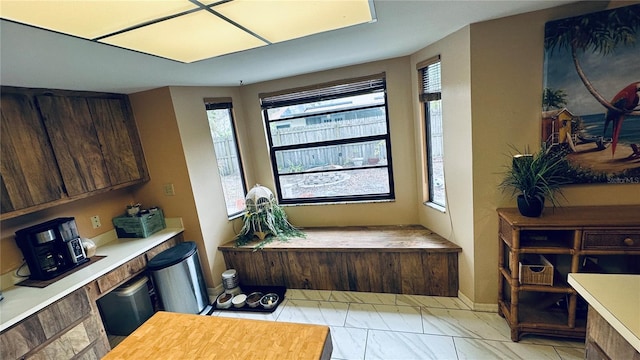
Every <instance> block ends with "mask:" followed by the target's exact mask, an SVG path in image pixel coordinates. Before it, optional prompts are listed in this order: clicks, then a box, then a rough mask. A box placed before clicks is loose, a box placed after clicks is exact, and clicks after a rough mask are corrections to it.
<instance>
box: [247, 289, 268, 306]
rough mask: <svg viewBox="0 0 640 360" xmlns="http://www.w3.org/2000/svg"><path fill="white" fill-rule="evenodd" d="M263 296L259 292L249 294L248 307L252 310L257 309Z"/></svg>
mask: <svg viewBox="0 0 640 360" xmlns="http://www.w3.org/2000/svg"><path fill="white" fill-rule="evenodd" d="M262 295H264V294H262V293H261V292H259V291H256V292H252V293H251V294H249V296H247V305H249V307H250V308H255V307H257V306H258V305H260V299H262Z"/></svg>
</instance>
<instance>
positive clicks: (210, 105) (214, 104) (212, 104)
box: [204, 98, 247, 220]
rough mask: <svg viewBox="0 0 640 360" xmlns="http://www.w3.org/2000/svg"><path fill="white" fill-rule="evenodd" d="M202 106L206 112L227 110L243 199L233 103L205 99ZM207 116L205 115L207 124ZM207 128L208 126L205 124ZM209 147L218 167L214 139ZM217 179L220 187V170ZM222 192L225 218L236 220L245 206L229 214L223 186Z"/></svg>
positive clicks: (240, 160)
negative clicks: (211, 148)
mask: <svg viewBox="0 0 640 360" xmlns="http://www.w3.org/2000/svg"><path fill="white" fill-rule="evenodd" d="M204 105H205V111H206V112H208V111H209V110H227V111H228V112H229V121H230V129H231V135H232V139H233V145H234V150H235V152H236V156H237V165H238V171H239V173H240V174H239V175H240V182H241V184H242V193H243V199H244V198H246V196H247V180H246V177H245V173H244V163H243V161H242V155H241V153H240V145H239V141H238V130H237V127H236V120H235V114H234V111H233V102H232V100H231V98H205V99H204ZM208 118H209V117H208V115H207V122H208ZM207 125H208V126H209V124H207ZM209 131H210V132H211V128H209ZM211 145H212V146H213V156H214V157H215V158H216V166H218V164H219V161H220V160H219V159H218V155H217V154H216V149H215V139H214V138H213V137H212V138H211ZM218 177H219V178H220V183H221V185H222V182H223V181H224V180H223V178H222V173H221V172H220V170H219V169H218ZM222 192H223V197H224V200H225V208H226V210H227V211H226V213H227V218H228V219H229V220H233V219H236V218H238V217H241V216H242V215H243V214H244V212H245V210H246V205H245V207H244V208H243V209H242V210H238V211H236V212H234V213H229V211H228V209H229V206H228V204H227V201H226V200H227V196H226V193H225V189H224V186H222Z"/></svg>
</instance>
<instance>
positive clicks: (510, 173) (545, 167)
mask: <svg viewBox="0 0 640 360" xmlns="http://www.w3.org/2000/svg"><path fill="white" fill-rule="evenodd" d="M512 149H513V151H514V152H513V153H512V154H511V164H510V165H508V166H507V170H506V171H505V172H504V178H503V180H502V182H501V183H500V188H501V189H502V190H503V191H509V190H511V191H512V194H511V195H512V196H516V195H517V200H518V209H519V210H520V213H521V214H522V215H524V216H529V217H538V216H540V215H541V214H542V210H543V209H544V202H545V199H546V200H548V201H549V202H550V203H551V204H552V205H553V207H556V206H557V205H558V195H560V196H563V195H562V186H564V185H567V184H570V183H571V179H570V178H569V177H568V176H567V171H568V165H567V161H566V159H565V157H564V153H563V152H562V151H550V150H551V149H544V148H542V149H540V150H539V151H538V152H536V153H533V154H530V153H529V151H528V149H525V152H520V151H518V149H517V148H515V147H512Z"/></svg>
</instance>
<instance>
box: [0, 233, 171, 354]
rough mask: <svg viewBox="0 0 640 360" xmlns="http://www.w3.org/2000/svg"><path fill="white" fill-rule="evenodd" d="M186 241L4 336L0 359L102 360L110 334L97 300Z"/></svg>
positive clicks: (115, 274)
mask: <svg viewBox="0 0 640 360" xmlns="http://www.w3.org/2000/svg"><path fill="white" fill-rule="evenodd" d="M182 241H183V234H179V235H176V236H174V237H172V238H170V239H168V240H167V241H165V242H163V243H162V244H160V245H158V246H156V247H154V248H152V249H150V250H148V251H147V252H146V253H144V254H142V255H140V256H138V257H136V258H134V259H132V260H130V261H128V262H126V263H124V264H122V265H121V266H119V267H118V268H116V269H114V270H112V271H110V272H109V273H107V274H105V275H103V276H101V277H99V278H98V279H96V280H94V281H92V282H90V283H88V284H87V285H85V286H84V287H82V288H80V289H78V290H76V291H74V292H72V293H71V294H69V295H67V296H65V297H64V298H62V299H61V300H58V301H56V302H55V303H53V304H51V305H49V306H47V307H46V308H44V309H42V310H40V311H39V312H37V313H35V314H33V315H31V316H29V317H28V318H26V319H25V320H23V321H21V322H20V323H18V324H16V325H15V326H13V327H11V328H10V329H8V330H6V331H4V332H3V333H2V334H0V359H2V360H12V359H87V360H89V359H100V358H102V357H103V356H104V355H105V354H106V353H107V352H109V350H111V346H110V345H109V338H108V334H107V332H106V331H105V328H104V324H103V319H102V318H101V317H100V311H99V310H98V306H97V304H96V300H98V299H99V298H100V297H102V296H104V295H106V294H107V293H109V292H110V291H112V290H113V289H115V288H116V287H118V286H119V285H121V284H123V283H125V282H126V281H128V280H130V279H132V278H133V277H134V276H136V275H139V274H140V273H142V272H144V270H145V268H146V265H147V261H148V260H150V259H151V258H153V256H155V255H157V254H158V253H160V252H162V251H163V250H166V249H168V248H170V247H173V246H175V245H177V244H178V243H180V242H182Z"/></svg>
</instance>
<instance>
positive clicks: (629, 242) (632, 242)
mask: <svg viewBox="0 0 640 360" xmlns="http://www.w3.org/2000/svg"><path fill="white" fill-rule="evenodd" d="M622 242H623V243H624V244H625V245H627V246H633V244H634V243H635V242H634V241H633V239H632V238H630V237H628V238H626V239H624V240H623V241H622Z"/></svg>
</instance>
